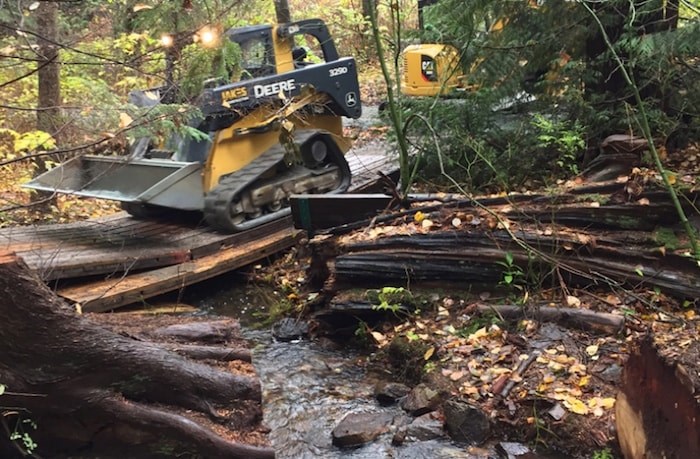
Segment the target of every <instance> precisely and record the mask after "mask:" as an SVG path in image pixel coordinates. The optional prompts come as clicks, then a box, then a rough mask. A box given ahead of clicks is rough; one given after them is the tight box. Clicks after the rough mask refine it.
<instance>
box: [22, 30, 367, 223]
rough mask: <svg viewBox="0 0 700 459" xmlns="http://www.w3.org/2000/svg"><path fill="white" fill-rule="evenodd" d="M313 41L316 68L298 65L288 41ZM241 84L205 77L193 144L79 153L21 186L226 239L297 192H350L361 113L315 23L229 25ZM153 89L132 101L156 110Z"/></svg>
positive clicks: (280, 209) (345, 66) (344, 70)
mask: <svg viewBox="0 0 700 459" xmlns="http://www.w3.org/2000/svg"><path fill="white" fill-rule="evenodd" d="M298 35H304V36H305V37H309V36H310V37H313V39H315V40H317V41H318V45H319V47H320V50H321V54H322V55H323V56H319V57H322V62H320V63H307V62H301V61H300V59H299V58H300V57H302V56H301V55H303V54H305V53H303V52H302V53H299V52H298V51H299V49H298V48H295V47H294V37H295V36H298ZM225 36H226V38H227V39H229V40H232V41H233V42H235V43H237V44H238V45H239V46H240V48H241V54H242V58H241V67H242V70H243V72H242V73H243V74H244V75H246V76H247V77H248V78H247V79H242V80H240V81H237V82H230V81H213V82H208V84H207V85H206V86H205V89H204V90H203V92H202V94H201V96H200V97H199V98H198V101H197V105H198V107H199V109H200V110H201V112H202V114H203V119H202V120H201V122H199V123H198V125H197V126H196V127H197V129H199V130H200V131H201V132H203V133H204V134H206V135H203V136H201V137H202V138H203V139H204V140H202V139H190V138H185V139H181V138H174V139H170V142H168V145H169V146H170V147H171V148H169V149H157V148H155V147H154V146H152V145H151V142H150V140H149V139H141V140H140V141H137V142H136V143H135V145H134V147H133V148H132V149H131V152H130V154H129V155H128V156H126V157H125V156H82V157H78V158H75V159H72V160H70V161H67V162H66V163H64V164H62V165H61V166H59V167H57V168H55V169H52V170H50V171H49V172H47V173H45V174H43V175H41V176H39V177H37V178H36V179H34V180H33V181H31V182H30V183H29V184H27V186H28V187H30V188H34V189H38V190H44V191H54V192H60V193H71V194H75V195H79V196H90V197H97V198H103V199H111V200H118V201H121V202H122V207H123V208H124V209H125V210H126V211H128V212H129V213H130V214H132V215H134V216H137V217H149V216H153V215H159V214H162V213H164V212H168V209H176V210H183V211H201V212H202V213H203V214H204V218H205V219H206V221H207V222H208V223H209V224H210V225H211V226H213V227H214V228H216V229H218V230H221V231H226V232H235V231H243V230H247V229H250V228H253V227H255V226H257V225H260V224H263V223H266V222H269V221H272V220H275V219H278V218H281V217H283V216H285V215H287V214H288V213H289V212H290V211H289V204H288V198H289V196H290V195H292V194H299V193H340V192H343V191H345V190H347V188H348V186H349V185H350V178H351V177H350V169H349V167H348V164H347V162H346V160H345V157H344V153H345V152H346V151H347V149H348V148H349V146H350V142H349V140H348V139H347V138H345V137H344V136H343V132H342V117H343V116H345V117H349V118H358V117H359V116H360V115H361V111H362V109H361V104H360V98H359V95H360V93H359V85H358V80H357V68H356V65H355V60H354V59H353V58H351V57H343V58H340V57H339V56H338V52H337V50H336V48H335V45H334V43H333V40H332V38H331V37H330V34H329V32H328V29H327V27H326V25H325V24H324V23H323V22H322V21H321V20H319V19H308V20H303V21H297V22H291V23H287V24H280V25H277V26H272V25H260V26H249V27H243V28H237V29H231V30H229V31H228V32H226V34H225ZM163 97H164V93H163V90H162V88H161V89H158V88H156V89H151V90H146V91H136V92H134V93H132V94H131V100H132V101H133V102H135V103H136V104H137V105H141V106H149V105H154V104H156V103H161V102H162V99H163Z"/></svg>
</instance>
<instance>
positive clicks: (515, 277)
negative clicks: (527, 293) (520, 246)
mask: <svg viewBox="0 0 700 459" xmlns="http://www.w3.org/2000/svg"><path fill="white" fill-rule="evenodd" d="M498 264H499V265H500V266H501V267H503V279H501V281H500V282H499V283H500V284H501V285H505V286H506V287H507V288H514V289H518V290H522V289H523V284H524V283H525V273H524V272H523V270H522V268H521V267H520V266H518V265H517V264H515V260H514V259H513V254H512V253H511V252H506V253H505V259H504V261H499V262H498Z"/></svg>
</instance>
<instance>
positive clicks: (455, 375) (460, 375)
mask: <svg viewBox="0 0 700 459" xmlns="http://www.w3.org/2000/svg"><path fill="white" fill-rule="evenodd" d="M463 377H464V372H463V371H455V372H454V373H452V374H451V375H450V379H451V380H452V381H458V380H460V379H462V378H463Z"/></svg>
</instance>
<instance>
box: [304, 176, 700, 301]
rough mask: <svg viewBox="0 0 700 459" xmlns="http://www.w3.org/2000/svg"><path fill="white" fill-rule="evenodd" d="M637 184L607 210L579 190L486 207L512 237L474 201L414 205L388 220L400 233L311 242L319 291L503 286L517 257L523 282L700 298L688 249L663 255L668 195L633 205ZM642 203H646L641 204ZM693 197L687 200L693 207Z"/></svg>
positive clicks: (614, 196) (672, 220) (670, 222)
mask: <svg viewBox="0 0 700 459" xmlns="http://www.w3.org/2000/svg"><path fill="white" fill-rule="evenodd" d="M631 184H632V182H628V183H627V184H626V185H622V184H618V185H617V187H618V188H619V190H618V191H614V192H612V193H610V194H609V195H608V196H607V197H606V196H598V199H601V200H607V203H605V204H600V205H599V203H598V202H588V200H587V199H585V198H583V197H582V195H581V194H579V193H571V194H569V195H558V196H556V197H551V196H544V195H543V196H513V197H508V198H497V199H490V198H489V199H484V200H482V201H481V202H480V205H488V206H489V208H490V209H491V210H492V211H493V212H495V213H496V214H498V215H500V216H501V217H502V218H505V219H506V220H507V221H508V222H509V223H508V224H509V226H510V229H509V230H508V231H506V230H505V229H500V228H498V226H497V221H496V220H495V218H494V217H493V215H490V214H488V213H487V212H484V211H482V210H480V209H478V208H476V206H474V204H473V203H474V201H471V202H466V201H455V202H453V203H451V204H442V205H435V206H429V207H424V208H418V207H416V208H414V209H412V210H411V211H410V213H409V214H408V215H407V214H406V212H399V213H397V215H398V217H397V218H395V219H394V221H393V222H392V221H391V215H389V216H385V217H383V219H384V221H385V222H386V224H387V225H389V224H390V223H393V224H396V225H397V226H396V227H394V228H393V229H391V226H389V229H388V230H384V231H383V233H382V235H381V236H378V237H367V233H368V230H367V227H368V226H369V227H372V226H373V225H374V223H373V222H369V223H366V224H365V227H364V228H363V229H362V230H358V231H357V232H356V233H355V234H350V235H347V236H342V237H333V236H330V235H326V236H321V237H317V238H315V239H313V240H312V241H311V243H310V247H311V248H312V252H313V256H312V260H311V265H310V272H309V276H308V277H309V279H311V281H312V283H313V285H314V286H315V287H317V288H320V287H322V286H323V285H324V284H325V286H326V288H327V289H329V290H330V291H333V290H336V289H342V288H344V287H345V286H348V285H357V284H362V285H370V286H381V285H387V282H389V283H390V282H398V283H403V282H406V281H410V282H411V283H416V282H424V283H425V282H434V281H440V282H455V283H462V284H463V283H464V282H471V283H494V284H497V283H499V282H500V281H502V280H503V274H504V266H503V261H504V257H505V254H506V253H508V252H509V253H511V255H512V257H513V263H514V265H517V266H518V267H519V269H520V270H521V272H522V273H523V279H522V280H523V281H524V277H525V274H530V275H531V274H537V273H541V274H540V275H539V276H540V279H539V280H541V281H546V280H547V278H548V276H549V277H551V276H552V275H557V276H562V277H563V278H564V280H566V281H570V282H571V283H572V284H574V285H579V286H586V285H591V284H597V285H601V284H607V285H615V286H617V285H626V286H628V287H637V286H640V285H646V286H648V287H660V288H661V289H662V290H663V291H665V292H666V293H669V294H671V295H674V296H677V297H680V298H691V299H693V298H697V297H698V296H700V280H699V279H698V276H697V266H696V264H695V262H694V261H693V260H692V258H689V257H687V256H685V255H683V253H682V250H679V251H676V252H674V251H672V250H671V249H667V248H665V247H664V241H659V240H657V239H656V237H655V236H654V233H653V230H654V229H655V228H658V227H666V228H671V227H673V226H674V225H676V224H677V215H676V214H675V212H674V211H673V208H672V206H671V204H670V202H669V201H668V199H667V196H665V195H664V194H663V193H657V192H654V191H649V192H642V193H641V194H636V195H635V196H634V197H633V198H631V197H630V196H628V194H627V193H629V191H628V190H627V189H626V188H625V187H629V186H630V185H631ZM605 186H606V185H597V186H596V187H590V188H586V189H587V190H588V191H589V192H590V191H591V190H595V189H598V190H603V189H605ZM593 193H597V192H593ZM618 198H619V199H618ZM628 199H633V201H631V202H627V200H628ZM639 199H646V200H647V201H648V204H647V205H639V204H637V202H636V201H634V200H639ZM695 199H696V197H695V196H688V202H693V200H695ZM508 200H511V202H507V201H508ZM593 204H595V205H593ZM417 210H421V211H422V213H423V214H425V215H426V216H427V218H428V219H430V220H431V221H433V222H434V225H433V227H432V228H431V230H430V231H424V230H423V231H421V230H418V229H414V228H415V226H419V225H416V224H415V223H414V222H413V221H412V216H413V215H414V214H415V213H416V211H417ZM455 216H457V217H460V224H459V227H458V228H455V227H454V226H452V224H451V222H452V219H453V218H454V217H455ZM378 220H379V218H377V221H378ZM401 225H409V228H401ZM679 239H682V236H680V238H679ZM555 280H559V279H555Z"/></svg>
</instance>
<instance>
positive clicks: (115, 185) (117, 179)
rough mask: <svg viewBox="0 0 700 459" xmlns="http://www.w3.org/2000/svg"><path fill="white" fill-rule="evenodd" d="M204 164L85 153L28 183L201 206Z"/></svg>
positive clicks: (83, 193) (59, 190)
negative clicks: (88, 154) (85, 154)
mask: <svg viewBox="0 0 700 459" xmlns="http://www.w3.org/2000/svg"><path fill="white" fill-rule="evenodd" d="M201 168H202V166H201V164H200V163H198V162H180V161H172V160H163V159H145V158H139V159H131V160H130V159H127V158H124V157H117V156H106V157H105V156H81V157H78V158H74V159H71V160H70V161H67V162H65V163H63V164H61V165H60V166H58V167H56V168H54V169H51V170H50V171H48V172H46V173H44V174H42V175H40V176H39V177H36V178H35V179H33V180H32V181H30V182H29V183H27V184H25V185H24V186H25V187H27V188H32V189H35V190H41V191H48V192H56V193H66V194H74V195H77V196H87V197H93V198H100V199H109V200H113V201H124V202H140V203H147V204H153V205H158V206H165V207H171V208H174V209H182V210H201V209H202V208H203V207H204V192H203V189H202V176H201Z"/></svg>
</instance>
